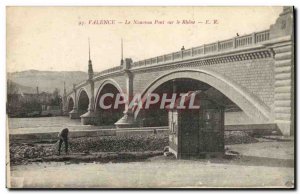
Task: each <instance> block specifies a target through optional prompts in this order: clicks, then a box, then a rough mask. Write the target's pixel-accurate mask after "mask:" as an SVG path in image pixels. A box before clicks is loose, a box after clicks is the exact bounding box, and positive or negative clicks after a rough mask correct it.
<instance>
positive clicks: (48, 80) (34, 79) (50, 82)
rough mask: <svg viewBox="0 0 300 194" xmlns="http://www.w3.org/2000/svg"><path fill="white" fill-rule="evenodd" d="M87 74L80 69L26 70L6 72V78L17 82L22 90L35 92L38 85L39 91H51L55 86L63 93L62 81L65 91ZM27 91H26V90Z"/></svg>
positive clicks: (85, 77) (84, 78)
mask: <svg viewBox="0 0 300 194" xmlns="http://www.w3.org/2000/svg"><path fill="white" fill-rule="evenodd" d="M87 77H88V74H87V73H86V72H82V71H38V70H28V71H20V72H13V73H8V74H7V79H8V80H11V81H12V83H14V84H17V86H18V87H20V88H21V89H22V90H24V91H22V92H25V93H31V92H36V87H37V86H38V87H39V92H43V91H44V92H51V93H52V92H53V91H54V89H55V88H58V89H59V90H60V94H62V93H63V88H64V81H65V82H66V89H67V92H68V91H70V90H71V89H72V87H73V83H76V84H77V83H79V82H81V81H83V80H86V79H87ZM27 91H28V92H27Z"/></svg>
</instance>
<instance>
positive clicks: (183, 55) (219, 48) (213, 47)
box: [132, 30, 270, 67]
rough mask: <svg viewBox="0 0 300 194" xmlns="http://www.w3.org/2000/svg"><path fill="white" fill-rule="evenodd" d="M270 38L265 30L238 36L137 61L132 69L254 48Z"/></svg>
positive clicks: (268, 32)
mask: <svg viewBox="0 0 300 194" xmlns="http://www.w3.org/2000/svg"><path fill="white" fill-rule="evenodd" d="M269 38H270V31H269V30H264V31H260V32H255V33H252V34H247V35H244V36H237V37H234V38H232V39H228V40H223V41H218V42H214V43H211V44H205V45H201V46H198V47H193V48H190V49H185V50H181V51H177V52H173V53H169V54H166V55H161V56H158V57H154V58H150V59H145V60H142V61H137V62H134V63H133V65H132V67H140V66H147V65H153V64H160V63H165V62H171V61H177V60H182V59H187V58H191V57H200V56H204V55H207V54H213V53H218V52H223V51H228V50H234V49H238V48H243V47H247V46H252V45H254V44H258V43H261V42H264V41H267V40H269Z"/></svg>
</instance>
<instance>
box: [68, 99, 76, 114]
mask: <svg viewBox="0 0 300 194" xmlns="http://www.w3.org/2000/svg"><path fill="white" fill-rule="evenodd" d="M74 105H75V100H74V99H73V97H72V96H69V97H68V98H67V111H68V112H70V111H72V110H73V108H74Z"/></svg>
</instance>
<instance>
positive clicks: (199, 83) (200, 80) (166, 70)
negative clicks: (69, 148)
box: [63, 7, 294, 135]
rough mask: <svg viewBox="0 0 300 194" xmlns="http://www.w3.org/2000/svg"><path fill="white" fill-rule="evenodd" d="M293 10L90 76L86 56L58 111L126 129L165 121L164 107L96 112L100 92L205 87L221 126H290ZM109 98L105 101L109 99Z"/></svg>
mask: <svg viewBox="0 0 300 194" xmlns="http://www.w3.org/2000/svg"><path fill="white" fill-rule="evenodd" d="M293 49H294V38H293V8H292V7H285V8H284V9H283V12H282V13H281V14H280V16H279V17H278V19H277V21H276V23H275V24H273V25H271V26H270V28H269V29H267V30H264V31H261V32H253V33H251V34H248V35H244V36H237V37H234V38H232V39H228V40H222V41H217V42H214V43H211V44H206V45H201V46H198V47H194V48H190V49H185V50H181V51H178V52H174V53H170V54H166V55H162V56H157V57H153V58H150V59H146V60H142V61H137V62H133V61H132V60H131V59H125V61H123V60H122V62H121V65H120V66H117V67H113V68H111V69H107V70H105V71H103V72H100V73H98V74H94V73H93V69H92V62H91V60H89V77H88V79H87V80H84V81H83V82H82V83H79V84H77V85H73V90H72V91H71V92H69V93H68V94H67V95H66V96H65V97H64V106H63V107H64V111H65V112H67V113H68V114H69V115H70V118H71V119H76V118H81V121H82V123H83V124H94V125H111V124H115V125H116V126H117V127H130V126H136V125H144V126H155V125H167V121H166V120H167V118H166V114H165V112H164V110H155V109H152V110H151V109H149V110H148V111H146V110H140V109H139V108H136V109H128V107H127V106H126V105H124V106H121V107H119V108H118V109H117V110H115V109H114V110H102V109H101V108H100V107H99V99H100V97H101V96H102V95H104V94H105V93H113V94H117V93H123V94H126V95H127V96H128V97H130V96H133V95H134V94H141V96H142V98H145V97H147V96H148V95H149V94H150V93H152V92H157V93H159V92H171V91H172V90H174V87H175V86H176V89H177V90H178V91H180V92H187V91H191V90H199V89H201V90H205V91H207V93H208V94H209V95H212V96H214V97H215V98H217V99H218V100H219V101H220V102H222V103H224V105H225V107H226V109H225V110H226V113H225V124H227V125H256V124H264V125H266V124H270V125H272V126H276V128H277V129H279V130H280V131H281V132H282V133H283V134H284V135H291V134H293V131H294V125H293V119H294V55H293V52H294V50H293ZM111 100H113V99H111Z"/></svg>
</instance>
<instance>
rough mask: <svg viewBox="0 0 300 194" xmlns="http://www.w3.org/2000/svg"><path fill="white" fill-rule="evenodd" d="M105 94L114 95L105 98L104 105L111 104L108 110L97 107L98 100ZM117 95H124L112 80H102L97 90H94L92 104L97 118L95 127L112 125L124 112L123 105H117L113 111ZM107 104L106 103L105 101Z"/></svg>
mask: <svg viewBox="0 0 300 194" xmlns="http://www.w3.org/2000/svg"><path fill="white" fill-rule="evenodd" d="M105 93H112V94H113V95H114V97H113V98H111V97H107V98H105V101H104V104H105V105H106V104H107V103H108V104H111V105H112V108H110V109H105V110H104V109H101V108H100V105H99V101H100V98H101V96H102V95H103V94H105ZM117 94H122V95H123V94H124V92H123V90H122V88H121V87H120V85H119V84H118V83H117V82H116V81H115V80H113V79H106V80H104V81H103V82H102V83H101V84H100V86H99V87H98V89H97V90H96V95H95V103H94V110H95V113H96V116H97V117H98V118H97V119H96V120H97V123H96V124H97V125H113V124H114V123H115V122H116V121H118V120H119V119H120V118H121V117H122V116H123V112H124V110H125V105H119V106H118V108H117V109H114V108H113V107H114V102H115V99H116V95H117ZM107 100H108V101H109V102H106V101H107Z"/></svg>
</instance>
